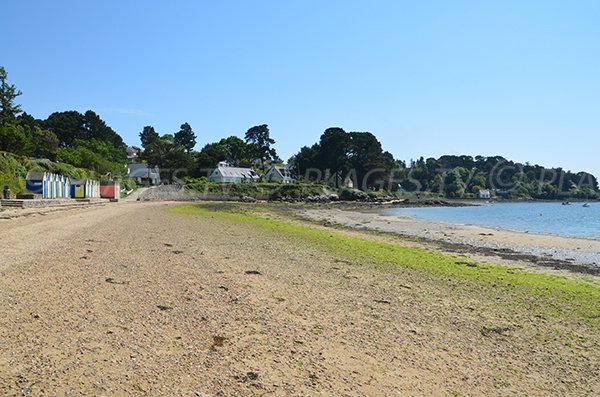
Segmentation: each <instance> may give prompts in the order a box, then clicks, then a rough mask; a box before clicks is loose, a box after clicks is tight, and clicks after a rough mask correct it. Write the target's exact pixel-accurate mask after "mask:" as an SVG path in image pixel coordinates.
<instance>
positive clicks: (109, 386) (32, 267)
mask: <svg viewBox="0 0 600 397" xmlns="http://www.w3.org/2000/svg"><path fill="white" fill-rule="evenodd" d="M172 205H174V204H165V203H157V202H150V203H136V202H126V203H119V204H111V205H106V206H103V207H97V208H88V209H74V210H69V211H63V212H54V213H49V214H46V215H32V216H29V217H20V218H15V219H8V220H1V221H0V228H1V229H2V234H1V235H0V236H1V237H0V395H2V396H23V395H25V396H81V395H88V396H504V395H507V396H508V395H528V396H548V395H572V396H576V395H577V396H583V395H593V394H594V391H597V390H599V389H600V380H599V379H600V368H599V365H598V362H599V360H598V358H599V354H598V348H597V346H598V345H597V344H596V345H594V344H592V345H591V347H590V346H580V345H578V344H576V345H573V346H571V347H565V346H564V345H563V344H561V343H558V342H557V341H554V342H553V341H552V339H550V342H549V343H543V344H542V343H537V342H535V343H534V341H538V338H540V337H542V336H544V335H546V334H548V335H554V334H558V333H559V332H566V331H569V332H576V333H577V332H580V333H584V332H586V331H585V328H582V326H581V325H576V324H573V325H571V324H561V323H559V322H555V321H553V320H551V319H545V318H542V317H541V316H537V317H536V315H535V313H530V314H526V315H524V316H522V317H519V318H518V319H516V318H512V317H511V316H510V315H509V314H507V313H505V312H502V311H498V310H500V309H498V308H501V307H502V304H503V301H504V300H505V299H507V297H506V296H505V295H500V294H496V293H495V292H494V291H489V292H482V293H481V294H473V293H472V291H471V292H470V293H465V292H464V291H465V290H463V289H464V288H467V286H464V285H461V284H460V283H458V284H457V283H456V282H448V281H444V282H440V280H438V279H435V278H430V277H424V276H423V275H422V274H419V273H418V272H413V271H410V270H409V269H406V268H404V267H402V266H396V267H386V268H380V267H378V266H375V265H371V264H369V263H355V262H352V261H348V260H346V259H344V258H340V257H336V256H335V255H334V254H332V253H328V252H323V251H319V250H317V249H315V248H313V247H310V246H305V245H302V244H301V243H300V242H298V241H296V239H294V238H291V237H289V236H285V235H278V234H276V233H275V232H273V231H270V230H266V229H265V230H262V229H255V228H252V227H250V226H248V225H245V224H241V223H235V222H233V221H228V220H225V219H223V218H220V217H218V216H214V217H207V216H190V215H181V214H174V213H170V212H167V211H165V209H166V208H168V207H170V206H172ZM340 216H341V215H340ZM348 216H349V215H348ZM353 219H354V218H353ZM384 223H385V222H384ZM473 238H475V239H476V238H477V237H476V236H475V235H473ZM491 326H501V327H506V330H507V332H501V333H500V332H499V333H497V334H496V333H494V332H487V331H486V330H489V329H490V328H486V327H491ZM501 329H502V330H503V329H504V328H501ZM584 336H586V337H588V338H590V337H592V338H593V339H592V340H596V342H597V336H598V335H597V334H596V335H589V331H588V333H587V334H585V335H584ZM594 346H595V347H594Z"/></svg>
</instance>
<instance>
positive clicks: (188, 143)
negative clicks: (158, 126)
mask: <svg viewBox="0 0 600 397" xmlns="http://www.w3.org/2000/svg"><path fill="white" fill-rule="evenodd" d="M175 143H177V144H178V145H181V146H183V147H184V149H185V150H186V151H187V152H188V153H190V152H191V151H192V149H194V146H196V134H194V131H192V127H191V126H190V125H189V124H188V123H183V124H181V127H180V128H179V132H176V133H175Z"/></svg>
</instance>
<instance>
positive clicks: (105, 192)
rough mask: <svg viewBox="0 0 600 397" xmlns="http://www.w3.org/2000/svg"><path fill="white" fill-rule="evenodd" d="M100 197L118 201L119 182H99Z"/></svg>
mask: <svg viewBox="0 0 600 397" xmlns="http://www.w3.org/2000/svg"><path fill="white" fill-rule="evenodd" d="M100 197H102V198H107V199H112V200H118V199H119V198H120V197H121V184H120V183H119V181H101V182H100Z"/></svg>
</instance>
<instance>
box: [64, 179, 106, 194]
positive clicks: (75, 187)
mask: <svg viewBox="0 0 600 397" xmlns="http://www.w3.org/2000/svg"><path fill="white" fill-rule="evenodd" d="M96 197H100V183H99V182H98V181H95V180H93V179H73V180H71V198H74V199H84V198H96Z"/></svg>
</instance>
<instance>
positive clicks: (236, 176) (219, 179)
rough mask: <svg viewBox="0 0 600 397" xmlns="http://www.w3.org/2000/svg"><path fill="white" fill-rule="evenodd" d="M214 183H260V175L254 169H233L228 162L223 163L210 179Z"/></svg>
mask: <svg viewBox="0 0 600 397" xmlns="http://www.w3.org/2000/svg"><path fill="white" fill-rule="evenodd" d="M208 181H209V182H214V183H242V182H256V181H258V174H257V173H256V172H255V171H254V170H253V169H252V168H241V167H232V166H231V165H230V164H229V163H228V162H226V161H221V162H220V163H219V164H218V165H217V168H215V169H214V171H213V172H212V173H211V174H210V176H209V177H208Z"/></svg>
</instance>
